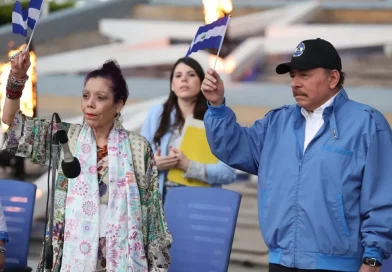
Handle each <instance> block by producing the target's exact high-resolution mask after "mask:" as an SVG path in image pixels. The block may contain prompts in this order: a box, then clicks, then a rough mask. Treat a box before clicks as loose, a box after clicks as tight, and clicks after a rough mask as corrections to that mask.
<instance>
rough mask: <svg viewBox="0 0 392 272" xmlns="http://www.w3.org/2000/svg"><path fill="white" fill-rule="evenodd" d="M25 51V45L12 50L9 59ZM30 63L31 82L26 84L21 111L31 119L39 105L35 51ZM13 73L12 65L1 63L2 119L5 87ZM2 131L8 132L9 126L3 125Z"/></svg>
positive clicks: (31, 55)
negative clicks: (11, 72)
mask: <svg viewBox="0 0 392 272" xmlns="http://www.w3.org/2000/svg"><path fill="white" fill-rule="evenodd" d="M22 49H23V45H22V46H20V47H19V48H17V49H16V50H11V51H10V52H9V53H8V57H11V56H13V55H14V54H16V53H17V52H19V51H21V50H22ZM30 62H31V66H30V69H29V70H28V71H27V75H28V76H29V80H28V81H27V82H26V85H25V87H24V89H23V94H22V97H21V98H20V109H21V110H22V112H23V113H24V114H25V115H27V116H30V117H33V116H34V110H35V107H36V105H37V93H36V88H35V86H36V85H35V84H36V82H37V72H36V65H37V56H36V54H35V53H34V52H33V51H30ZM10 71H11V63H10V62H7V63H1V62H0V101H1V112H0V115H1V117H2V116H3V111H2V108H3V105H4V100H5V97H6V96H5V93H6V90H5V87H6V85H7V79H8V75H9V73H10ZM1 126H2V130H3V132H4V131H6V130H7V128H8V126H7V125H6V124H3V123H2V125H1Z"/></svg>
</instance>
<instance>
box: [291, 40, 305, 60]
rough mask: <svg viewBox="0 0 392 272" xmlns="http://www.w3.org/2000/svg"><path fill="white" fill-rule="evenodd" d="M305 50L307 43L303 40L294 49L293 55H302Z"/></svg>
mask: <svg viewBox="0 0 392 272" xmlns="http://www.w3.org/2000/svg"><path fill="white" fill-rule="evenodd" d="M304 51H305V44H304V43H303V42H301V43H300V44H299V45H297V47H296V48H295V50H294V53H293V57H299V56H301V55H302V54H303V53H304Z"/></svg>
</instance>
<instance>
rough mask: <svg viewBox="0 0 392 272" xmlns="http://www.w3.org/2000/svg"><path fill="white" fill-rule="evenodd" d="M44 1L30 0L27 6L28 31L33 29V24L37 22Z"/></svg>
mask: <svg viewBox="0 0 392 272" xmlns="http://www.w3.org/2000/svg"><path fill="white" fill-rule="evenodd" d="M43 2H44V0H31V1H30V4H29V13H28V14H29V16H28V21H27V25H28V27H30V29H34V27H35V24H36V23H37V22H38V19H39V16H40V14H41V8H42V3H43Z"/></svg>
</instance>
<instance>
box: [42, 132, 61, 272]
mask: <svg viewBox="0 0 392 272" xmlns="http://www.w3.org/2000/svg"><path fill="white" fill-rule="evenodd" d="M51 156H52V187H51V190H50V215H49V226H48V231H49V241H48V245H47V247H46V252H45V271H46V272H51V271H52V269H53V244H52V240H53V216H54V194H55V189H56V174H57V167H58V165H59V160H60V158H59V140H58V137H57V132H56V133H54V135H53V141H52V154H51Z"/></svg>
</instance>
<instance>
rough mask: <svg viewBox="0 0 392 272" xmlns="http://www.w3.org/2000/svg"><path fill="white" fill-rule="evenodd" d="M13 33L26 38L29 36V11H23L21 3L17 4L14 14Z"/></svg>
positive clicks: (17, 2)
mask: <svg viewBox="0 0 392 272" xmlns="http://www.w3.org/2000/svg"><path fill="white" fill-rule="evenodd" d="M12 32H13V33H15V34H20V35H22V36H25V37H26V36H27V11H26V10H23V8H22V4H21V3H20V2H19V1H16V2H15V5H14V10H13V12H12Z"/></svg>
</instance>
